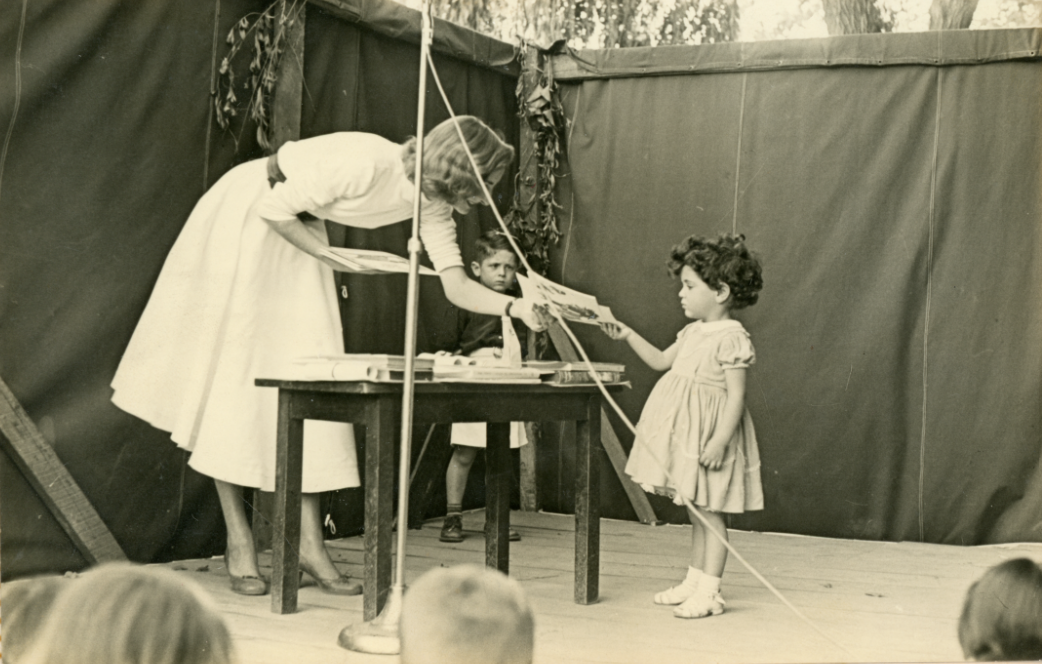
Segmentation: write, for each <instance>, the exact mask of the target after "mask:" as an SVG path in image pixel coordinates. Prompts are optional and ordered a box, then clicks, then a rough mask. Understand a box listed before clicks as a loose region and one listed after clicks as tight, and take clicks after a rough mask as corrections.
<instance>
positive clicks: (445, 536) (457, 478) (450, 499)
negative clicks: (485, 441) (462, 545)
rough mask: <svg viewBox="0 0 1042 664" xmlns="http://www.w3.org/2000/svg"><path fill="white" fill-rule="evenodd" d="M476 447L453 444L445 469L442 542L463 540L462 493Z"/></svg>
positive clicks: (472, 463)
mask: <svg viewBox="0 0 1042 664" xmlns="http://www.w3.org/2000/svg"><path fill="white" fill-rule="evenodd" d="M477 453H478V448H476V447H466V446H463V445H455V446H454V450H453V452H452V459H450V460H449V468H448V470H446V471H445V497H446V501H445V502H446V503H447V506H446V507H447V509H446V514H445V524H444V525H443V526H442V528H441V536H440V537H439V539H440V540H441V541H442V542H462V541H463V493H464V491H466V489H467V477H468V475H470V468H471V466H473V465H474V458H475V457H476V456H477Z"/></svg>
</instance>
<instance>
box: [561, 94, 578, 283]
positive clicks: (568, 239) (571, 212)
mask: <svg viewBox="0 0 1042 664" xmlns="http://www.w3.org/2000/svg"><path fill="white" fill-rule="evenodd" d="M582 98H583V86H581V85H579V86H576V91H575V112H574V113H573V114H572V117H571V118H570V119H569V121H568V140H567V144H566V145H565V147H566V148H567V149H568V154H569V155H571V145H572V132H574V131H575V118H576V117H577V116H578V115H579V107H580V105H581V104H582ZM568 165H569V166H571V160H570V159H569V161H568ZM574 229H575V179H574V178H573V179H572V181H571V184H570V186H569V187H568V232H567V233H565V234H564V251H563V252H561V283H564V273H565V270H566V269H567V267H568V252H569V250H570V249H571V248H572V232H573V231H574Z"/></svg>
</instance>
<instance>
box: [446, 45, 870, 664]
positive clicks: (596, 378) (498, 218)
mask: <svg viewBox="0 0 1042 664" xmlns="http://www.w3.org/2000/svg"><path fill="white" fill-rule="evenodd" d="M427 61H428V63H429V64H430V68H431V73H432V74H433V76H434V83H435V84H436V85H437V86H438V92H440V93H441V98H442V100H443V101H444V102H445V108H446V109H448V111H449V116H450V117H451V118H452V121H453V124H454V125H455V127H456V133H457V134H458V135H459V138H460V142H461V143H462V144H463V149H464V151H465V152H466V153H467V158H468V159H469V160H470V165H471V167H472V168H473V169H474V172H475V173H476V174H478V176H479V177H478V178H477V181H478V184H479V185H480V186H481V191H482V192H483V193H484V194H485V200H487V201H489V207H490V208H491V209H492V213H493V214H494V215H495V217H496V221H498V222H499V225H500V227H501V228H502V229H503V233H504V234H505V235H506V237H507V240H508V241H509V242H510V246H511V247H513V248H514V252H515V253H516V254H517V256H518V258H519V259H521V263H522V264H523V265H524V266H525V268H526V269H527V270H528V271H529V272H534V270H532V266H531V265H529V264H528V261H527V260H525V255H524V253H523V252H522V251H521V249H520V247H518V246H517V243H516V242H515V241H514V237H513V236H512V235H511V234H510V229H509V228H507V225H506V223H505V222H504V221H503V217H501V216H500V214H499V210H497V209H496V206H495V205H494V204H493V202H492V201H493V198H492V194H491V193H490V192H489V190H488V187H487V186H486V185H485V181H484V178H482V177H480V174H481V171H480V170H479V169H478V165H477V162H476V161H475V160H474V155H473V154H471V152H470V146H469V145H467V141H466V139H465V138H464V137H463V130H462V129H460V126H459V121H458V120H457V119H456V114H455V113H454V112H453V110H452V105H451V104H450V103H449V98H448V96H447V95H446V94H445V90H444V88H442V86H441V79H440V78H438V70H437V68H435V66H434V59H433V58H432V57H431V55H430V53H428V54H427ZM551 313H552V314H553V316H554V318H556V319H557V321H558V322H559V323H560V324H561V327H562V328H564V331H565V332H566V333H567V334H568V338H569V339H571V340H572V343H573V344H575V347H576V349H578V351H579V353H580V354H581V355H582V358H583V361H584V362H585V363H586V366H587V367H588V371H589V373H590V375H591V376H592V377H593V380H594V382H596V383H597V387H598V388H599V389H600V391H601V393H602V394H603V395H604V398H605V399H606V400H607V401H608V403H610V404H611V407H612V409H613V410H615V412H616V413H618V415H619V417H620V418H622V421H623V422H625V423H626V426H627V427H628V428H629V430H630V431H632V432H633V434H634V435H635V436H636V433H637V429H636V427H634V426H633V423H632V422H630V419H629V418H628V417H626V414H625V413H624V412H622V409H621V408H620V407H619V404H617V403H616V402H615V399H613V398H612V397H611V395H610V394H609V393H608V389H607V388H606V387H605V386H604V383H603V382H601V379H600V377H599V376H598V375H597V371H596V370H594V367H593V363H592V362H591V361H590V358H589V356H588V355H587V354H586V350H585V349H584V348H583V346H582V344H581V343H579V340H578V339H577V338H576V337H575V335H574V334H573V333H572V330H571V328H569V327H568V324H567V323H565V321H564V318H562V317H561V314H560V312H558V311H553V312H551ZM634 444H635V445H636V444H641V445H643V443H642V442H641V441H640V438H639V437H637V438H635V439H634ZM645 450H646V451H648V452H651V450H649V449H647V448H646V447H645ZM651 457H652V459H653V460H654V461H655V463H656V465H658V466H659V469H660V470H661V471H662V473H663V475H665V477H666V479H667V480H669V481H670V482H671V483H673V484H675V483H676V482H675V481H674V480H673V477H672V476H671V475H670V473H669V471H668V470H667V469H666V466H665V464H663V463H662V461H661V460H660V459H658V458H657V457H656V456H655V455H654V453H651ZM678 495H680V494H678ZM680 498H681V499H682V500H683V501H684V507H686V508H687V511H688V513H689V514H694V515H695V517H697V518H698V520H699V521H701V522H702V524H703V525H704V526H705V527H706V529H707V530H708V531H709V532H711V533H713V536H714V537H716V538H717V539H718V540H720V542H721V543H722V544H723V545H724V546H725V547H726V548H727V550H728V551H730V552H731V555H733V556H734V557H735V558H737V559H738V561H739V562H741V563H742V564H743V565H745V567H746V569H748V570H749V572H750V573H751V574H752V575H753V576H754V577H756V579H757V580H758V581H759V582H760V583H762V584H763V585H764V586H765V587H766V588H767V590H769V591H771V593H773V594H774V596H775V597H777V598H778V599H779V600H781V603H782V604H784V605H785V606H787V607H788V608H789V609H790V610H791V611H792V612H793V613H795V614H796V616H797V617H799V618H800V620H802V621H803V622H805V623H807V625H808V626H810V627H811V629H813V630H814V631H815V632H817V633H818V634H820V635H821V636H822V638H824V639H825V640H826V641H828V642H829V643H831V644H832V645H834V646H836V647H837V648H839V649H840V650H842V651H843V652H844V653H846V654H847V655H849V656H850V657H851V658H854V657H855V656H854V654H853V653H852V652H851V651H850V650H848V649H847V648H846V647H844V646H843V645H842V644H841V643H839V642H838V641H836V640H835V639H833V638H832V637H831V636H829V634H828V633H826V632H825V631H824V630H822V629H821V628H820V627H818V625H817V624H815V623H814V622H813V621H812V620H811V619H810V618H808V617H807V616H805V615H804V614H803V613H802V612H801V611H800V610H799V609H797V608H796V607H795V606H793V604H792V603H791V602H790V601H789V600H787V599H786V598H785V596H784V595H782V594H781V592H780V591H779V590H778V589H777V588H775V587H774V586H773V585H771V583H770V582H769V581H768V580H767V579H765V578H764V576H763V575H762V574H760V573H759V572H758V571H757V570H756V569H755V568H754V567H753V566H752V565H750V564H749V562H748V561H747V560H746V559H745V558H744V557H743V556H742V555H741V554H740V553H738V551H737V550H736V549H735V548H734V547H733V546H731V543H730V542H728V541H727V539H726V538H725V537H724V536H723V535H721V534H720V533H718V532H717V531H716V529H714V528H713V526H712V525H711V524H710V523H709V521H708V520H707V519H706V518H705V517H704V516H702V515H701V514H699V512H698V510H697V509H696V508H695V506H694V504H693V503H692V502H691V501H690V500H688V499H687V498H686V497H684V496H680Z"/></svg>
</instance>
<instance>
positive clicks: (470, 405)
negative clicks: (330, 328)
mask: <svg viewBox="0 0 1042 664" xmlns="http://www.w3.org/2000/svg"><path fill="white" fill-rule="evenodd" d="M256 384H257V385H258V386H261V387H274V388H277V389H278V390H279V418H278V458H277V464H276V479H275V514H274V532H273V537H272V541H273V544H272V579H271V581H272V584H271V586H272V587H271V610H272V612H274V613H293V612H294V611H296V609H297V590H298V587H299V584H300V578H299V572H298V570H299V564H300V561H299V544H300V500H301V497H300V494H301V468H302V460H303V442H304V440H303V439H304V420H308V419H310V420H332V421H336V422H350V423H355V424H361V425H364V426H365V427H366V436H365V461H364V463H365V481H364V484H365V487H364V490H365V578H364V579H363V587H364V597H363V605H362V606H363V617H364V619H365V620H371V619H373V618H375V617H376V615H377V614H378V613H379V612H380V609H381V608H383V605H384V602H385V601H386V599H387V594H388V591H389V590H390V586H391V569H392V561H391V532H392V527H391V524H392V518H393V504H394V499H395V491H394V487H395V478H396V476H397V472H396V467H395V463H394V461H395V453H396V450H397V449H398V447H399V446H400V439H399V427H400V424H401V407H402V385H401V384H400V383H369V382H316V381H292V380H278V379H267V378H260V379H257V380H256ZM609 389H613V390H614V389H621V386H617V387H613V388H609ZM413 411H414V412H413V422H414V424H418V425H429V424H434V423H451V422H486V423H487V426H488V447H487V449H486V451H485V466H486V471H485V491H486V503H485V511H486V521H487V528H488V529H487V532H488V533H489V534H488V535H487V536H486V538H485V564H486V565H488V566H489V567H495V568H496V569H499V570H501V571H503V572H504V573H507V572H508V571H509V547H510V541H509V536H508V527H509V517H510V514H509V512H510V481H509V479H510V422H518V421H520V422H547V421H572V422H575V423H576V435H575V472H576V477H575V488H576V491H575V601H576V603H578V604H591V603H593V602H595V601H596V600H597V595H598V576H599V571H600V570H599V568H600V494H599V490H598V489H599V484H598V476H597V472H598V463H597V462H596V460H595V457H594V453H595V450H596V449H597V448H599V447H600V427H601V395H600V392H599V390H598V389H597V386H596V385H589V386H587V385H582V386H568V387H554V386H550V385H544V384H540V385H502V384H476V383H440V382H418V383H416V388H415V398H414V407H413ZM401 527H405V524H401Z"/></svg>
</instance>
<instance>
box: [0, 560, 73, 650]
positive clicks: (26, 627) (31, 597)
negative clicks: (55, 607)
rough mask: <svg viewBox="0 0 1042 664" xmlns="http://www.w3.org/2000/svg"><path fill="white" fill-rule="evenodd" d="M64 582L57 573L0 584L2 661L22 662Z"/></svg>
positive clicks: (65, 582) (64, 585) (65, 583)
mask: <svg viewBox="0 0 1042 664" xmlns="http://www.w3.org/2000/svg"><path fill="white" fill-rule="evenodd" d="M67 584H68V581H67V580H66V579H63V578H62V577H60V576H41V577H36V578H33V579H25V580H21V581H15V582H10V583H4V584H3V589H2V590H0V606H2V607H3V612H4V615H3V650H4V653H3V656H4V660H3V661H4V662H6V663H7V664H11V663H12V662H15V663H17V662H20V661H22V658H23V655H24V654H25V652H26V651H27V650H28V649H29V646H30V645H32V643H33V642H34V641H35V637H36V633H37V632H38V631H39V627H40V624H41V623H42V622H43V620H44V618H45V617H46V616H47V613H48V612H49V611H50V609H51V605H52V604H54V600H55V599H56V598H57V597H58V593H59V592H60V591H61V590H62V589H63V588H65V587H66V585H67Z"/></svg>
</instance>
